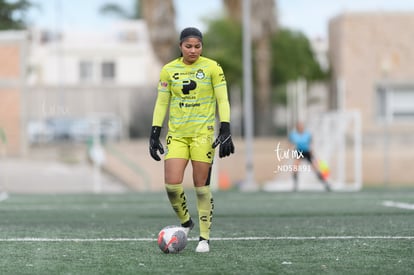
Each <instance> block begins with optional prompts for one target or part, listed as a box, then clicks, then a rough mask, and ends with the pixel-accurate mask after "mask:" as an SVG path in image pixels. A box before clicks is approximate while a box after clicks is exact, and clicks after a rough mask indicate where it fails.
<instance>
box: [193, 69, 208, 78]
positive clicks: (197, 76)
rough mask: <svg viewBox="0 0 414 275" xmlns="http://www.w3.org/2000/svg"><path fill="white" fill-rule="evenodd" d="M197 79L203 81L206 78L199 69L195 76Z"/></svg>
mask: <svg viewBox="0 0 414 275" xmlns="http://www.w3.org/2000/svg"><path fill="white" fill-rule="evenodd" d="M195 77H196V78H197V79H203V78H204V77H206V75H205V73H204V71H203V70H202V69H198V71H197V72H196V74H195Z"/></svg>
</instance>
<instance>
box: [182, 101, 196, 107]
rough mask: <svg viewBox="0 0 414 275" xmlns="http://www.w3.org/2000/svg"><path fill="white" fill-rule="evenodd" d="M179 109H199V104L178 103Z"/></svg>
mask: <svg viewBox="0 0 414 275" xmlns="http://www.w3.org/2000/svg"><path fill="white" fill-rule="evenodd" d="M179 106H180V108H183V107H184V108H188V107H200V103H184V102H180V104H179Z"/></svg>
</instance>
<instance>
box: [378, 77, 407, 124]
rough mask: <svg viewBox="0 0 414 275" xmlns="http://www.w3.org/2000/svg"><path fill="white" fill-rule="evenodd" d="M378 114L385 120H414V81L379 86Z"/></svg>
mask: <svg viewBox="0 0 414 275" xmlns="http://www.w3.org/2000/svg"><path fill="white" fill-rule="evenodd" d="M377 116H378V118H379V119H380V120H383V121H389V122H391V121H414V83H413V84H411V85H383V86H379V87H378V88H377Z"/></svg>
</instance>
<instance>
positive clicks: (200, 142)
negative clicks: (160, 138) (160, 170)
mask: <svg viewBox="0 0 414 275" xmlns="http://www.w3.org/2000/svg"><path fill="white" fill-rule="evenodd" d="M213 142H214V136H213V135H206V136H199V137H174V136H172V135H170V134H168V135H167V150H166V152H165V157H164V159H171V158H181V159H191V160H195V161H202V162H208V163H212V162H213V159H214V149H213V147H212V144H213Z"/></svg>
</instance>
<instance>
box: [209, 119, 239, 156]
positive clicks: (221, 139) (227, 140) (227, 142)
mask: <svg viewBox="0 0 414 275" xmlns="http://www.w3.org/2000/svg"><path fill="white" fill-rule="evenodd" d="M219 144H220V150H219V156H220V158H224V157H228V156H230V154H233V153H234V144H233V141H232V139H231V133H230V123H229V122H222V123H221V124H220V132H219V135H218V137H217V138H216V140H215V141H214V143H213V148H216V147H217V145H219Z"/></svg>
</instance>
